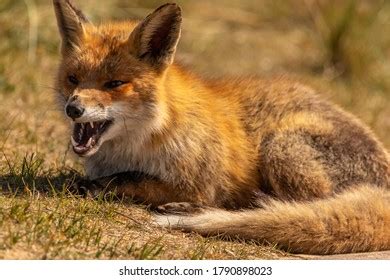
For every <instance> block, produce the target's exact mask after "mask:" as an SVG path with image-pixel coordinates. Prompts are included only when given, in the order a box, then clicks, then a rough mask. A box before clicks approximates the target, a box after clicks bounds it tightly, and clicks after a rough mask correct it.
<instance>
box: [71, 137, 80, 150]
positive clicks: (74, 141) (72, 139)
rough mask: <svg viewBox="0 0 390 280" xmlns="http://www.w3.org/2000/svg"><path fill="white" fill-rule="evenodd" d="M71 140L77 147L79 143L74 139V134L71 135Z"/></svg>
mask: <svg viewBox="0 0 390 280" xmlns="http://www.w3.org/2000/svg"><path fill="white" fill-rule="evenodd" d="M70 141H71V142H72V145H73V147H76V146H77V145H78V143H77V142H76V140H74V138H73V136H70Z"/></svg>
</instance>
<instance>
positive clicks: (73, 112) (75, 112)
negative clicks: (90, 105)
mask: <svg viewBox="0 0 390 280" xmlns="http://www.w3.org/2000/svg"><path fill="white" fill-rule="evenodd" d="M65 111H66V114H67V115H68V116H69V117H71V118H72V119H77V118H80V117H81V116H82V115H83V113H84V108H83V107H81V106H79V105H74V104H68V105H66V108H65Z"/></svg>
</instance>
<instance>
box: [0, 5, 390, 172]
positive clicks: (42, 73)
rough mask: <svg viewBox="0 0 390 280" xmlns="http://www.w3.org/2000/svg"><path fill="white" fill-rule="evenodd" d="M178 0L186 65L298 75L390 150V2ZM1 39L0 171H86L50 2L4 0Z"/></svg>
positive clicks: (115, 12) (88, 8) (128, 12)
mask: <svg viewBox="0 0 390 280" xmlns="http://www.w3.org/2000/svg"><path fill="white" fill-rule="evenodd" d="M74 2H75V3H76V5H77V6H78V7H80V8H81V9H83V11H84V12H85V13H86V14H87V15H88V16H89V18H90V19H91V20H92V21H94V22H95V23H100V22H104V21H105V20H108V19H112V20H123V19H128V18H142V17H144V16H146V15H147V14H148V13H150V12H151V11H152V10H153V9H155V8H156V7H158V6H159V5H161V4H163V3H165V1H157V0H105V1H103V0H102V1H92V0H83V1H81V0H79V1H74ZM177 3H179V4H180V5H181V6H182V8H183V15H184V22H183V33H182V34H183V35H182V40H181V42H180V44H179V49H178V58H180V59H181V60H182V61H184V62H185V63H186V64H189V65H192V66H193V67H194V69H195V70H197V71H198V72H200V73H202V74H205V75H212V76H218V75H223V74H229V75H248V74H256V75H261V76H272V75H279V74H286V75H289V76H292V77H294V78H296V79H298V80H301V81H302V82H305V83H307V84H309V85H311V86H313V87H315V88H317V89H318V90H319V92H320V93H321V94H322V95H324V96H325V97H326V98H329V99H331V100H332V101H334V102H335V103H337V104H340V105H341V106H342V107H344V108H345V109H347V110H348V111H350V112H352V113H354V114H355V115H357V116H358V117H359V118H361V119H362V120H363V121H364V122H365V123H366V124H368V125H369V126H370V127H371V128H372V129H373V130H374V131H375V132H376V134H377V135H378V137H379V138H380V139H381V140H382V141H383V142H384V143H385V145H386V146H387V148H390V1H386V0H359V1H357V0H356V1H354V0H341V1H340V0H256V1H255V0H224V1H217V0H207V1H206V0H192V1H191V0H185V1H177ZM0 38H1V39H0V120H1V121H0V170H1V169H2V168H4V169H7V170H4V172H9V170H8V169H10V168H11V167H12V165H13V164H16V163H13V162H18V160H22V159H23V160H26V154H34V155H40V159H41V160H40V161H39V162H40V163H39V164H42V163H43V162H44V166H45V169H52V168H54V169H55V168H62V167H64V166H67V167H69V166H70V167H72V168H76V169H78V168H79V165H78V163H77V161H75V160H74V159H72V158H71V156H70V155H68V152H67V151H68V145H67V144H68V142H69V137H68V134H66V133H65V129H66V126H65V125H64V121H63V120H62V118H63V117H62V111H61V110H62V109H61V108H57V107H55V105H54V104H55V102H54V94H53V89H52V82H53V77H54V74H55V71H56V64H57V62H58V59H59V52H58V49H59V43H60V41H59V34H58V32H57V27H56V21H55V17H54V12H53V8H52V3H51V1H50V0H24V1H23V0H0ZM69 154H70V153H69ZM5 162H6V163H7V164H1V163H5Z"/></svg>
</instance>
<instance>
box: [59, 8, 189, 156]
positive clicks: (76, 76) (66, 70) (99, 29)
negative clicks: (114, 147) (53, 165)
mask: <svg viewBox="0 0 390 280" xmlns="http://www.w3.org/2000/svg"><path fill="white" fill-rule="evenodd" d="M53 4H54V9H55V13H56V17H57V24H58V28H59V32H60V34H61V38H62V45H61V53H62V60H61V63H60V66H59V71H58V75H57V82H56V83H57V84H56V88H57V91H58V93H59V96H60V100H61V101H62V102H61V104H62V106H64V111H65V113H66V116H67V117H69V118H70V120H71V123H72V126H73V133H72V136H71V140H72V145H73V150H74V151H75V153H76V154H78V155H80V156H91V155H93V154H95V153H96V152H97V151H98V150H99V148H100V147H101V145H102V144H103V143H104V142H107V141H109V140H112V139H114V138H116V137H120V136H121V135H123V134H124V133H123V131H127V132H128V136H129V137H131V135H133V134H134V135H135V134H142V133H147V130H149V131H150V130H153V129H158V127H159V125H160V124H161V122H162V119H163V118H164V106H163V104H162V102H160V101H161V99H162V98H163V97H161V96H160V95H159V92H161V91H163V88H162V87H160V86H159V85H161V82H162V80H163V79H164V73H165V72H166V69H167V68H168V67H169V65H170V64H171V63H172V62H173V58H174V54H175V51H176V46H177V43H178V40H179V37H180V30H181V10H180V8H179V7H178V6H177V5H176V4H165V5H163V6H161V7H159V8H158V9H156V10H155V11H154V12H153V13H151V14H150V15H148V16H147V17H146V18H145V19H144V20H142V21H141V22H135V21H127V22H122V23H110V24H103V25H100V26H95V25H93V24H92V23H90V22H89V21H88V19H87V17H86V16H85V15H84V14H83V13H82V12H81V11H80V10H79V9H77V8H76V7H75V6H74V5H73V4H72V3H71V1H70V0H53Z"/></svg>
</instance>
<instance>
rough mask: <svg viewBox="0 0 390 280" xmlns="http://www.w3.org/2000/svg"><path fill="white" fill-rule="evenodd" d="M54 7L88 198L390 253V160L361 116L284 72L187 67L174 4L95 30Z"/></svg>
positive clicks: (175, 221)
mask: <svg viewBox="0 0 390 280" xmlns="http://www.w3.org/2000/svg"><path fill="white" fill-rule="evenodd" d="M53 2H54V8H55V12H56V16H57V22H58V27H59V31H60V34H61V37H62V48H61V53H62V60H61V63H60V66H59V71H58V76H57V79H56V88H57V89H58V96H59V99H60V101H61V103H62V105H63V106H64V109H65V113H66V115H67V116H68V117H69V118H70V119H71V120H72V127H73V132H72V136H71V142H72V146H73V150H74V152H75V153H76V154H77V155H79V156H81V157H83V158H84V159H85V169H86V174H87V176H88V180H90V182H91V184H90V185H89V186H87V188H88V187H89V189H88V191H89V192H92V193H93V192H96V191H103V189H107V188H108V189H109V190H110V191H113V192H116V194H118V195H124V196H129V197H131V198H133V199H135V200H139V201H142V202H144V203H147V204H150V205H151V206H152V207H155V208H156V209H157V210H159V211H161V212H164V213H165V214H167V215H161V216H157V222H158V223H159V224H160V225H161V226H171V227H173V228H178V229H183V230H186V231H195V232H199V233H200V234H203V235H216V234H221V235H225V236H231V237H239V238H243V239H248V240H254V241H257V242H259V243H266V244H270V243H271V244H276V245H277V246H278V247H279V248H282V249H285V250H289V251H291V252H294V253H311V254H335V253H336V254H337V253H350V252H363V251H376V250H386V249H390V190H389V187H390V156H389V154H388V152H387V151H386V150H385V148H384V147H383V145H382V144H381V143H380V142H379V141H378V140H377V139H376V138H375V136H374V135H373V133H372V132H371V131H370V130H369V129H368V128H367V127H366V126H365V125H363V124H362V123H361V122H360V121H359V120H357V119H356V118H355V117H353V116H351V115H350V114H348V113H347V112H345V111H343V110H342V109H340V108H339V107H337V106H336V105H333V104H330V103H329V102H328V101H325V100H323V99H322V98H321V97H320V96H319V95H317V93H316V92H315V91H314V90H313V89H311V88H309V87H307V86H305V85H302V84H300V83H298V82H295V81H292V80H289V79H287V78H275V79H269V80H263V79H258V78H225V79H210V80H207V79H203V78H200V77H198V76H197V75H195V74H193V72H192V71H188V70H186V68H185V67H183V66H181V65H180V64H178V63H176V62H174V56H175V51H176V47H177V44H178V41H179V38H180V32H181V22H182V16H181V9H180V8H179V6H178V5H176V4H165V5H163V6H161V7H159V8H158V9H157V10H155V11H154V12H153V13H151V14H150V15H148V16H147V17H146V18H145V19H144V20H142V21H139V22H137V21H125V22H112V23H106V24H101V25H94V24H92V23H90V22H89V21H88V19H87V17H86V16H85V15H84V14H83V13H82V12H81V11H80V10H79V9H77V8H76V7H75V6H74V5H73V4H72V3H71V2H70V1H69V0H54V1H53ZM87 185H88V184H87ZM183 214H184V215H183Z"/></svg>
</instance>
